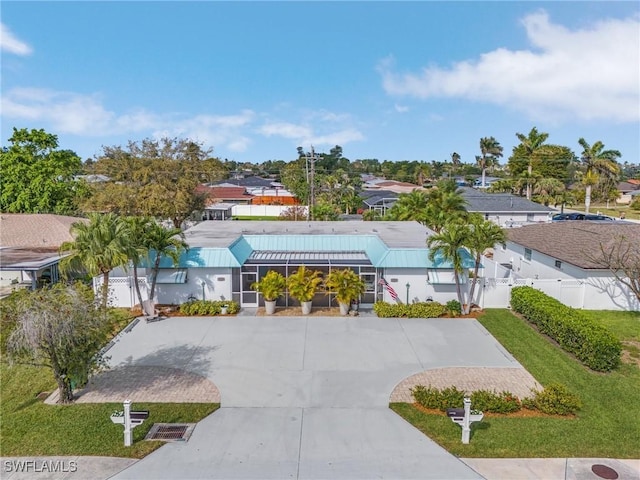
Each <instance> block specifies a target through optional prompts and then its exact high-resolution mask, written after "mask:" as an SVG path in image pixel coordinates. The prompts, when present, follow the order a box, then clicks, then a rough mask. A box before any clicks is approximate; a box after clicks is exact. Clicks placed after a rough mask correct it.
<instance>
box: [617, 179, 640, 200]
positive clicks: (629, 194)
mask: <svg viewBox="0 0 640 480" xmlns="http://www.w3.org/2000/svg"><path fill="white" fill-rule="evenodd" d="M616 189H617V190H618V191H619V192H620V196H619V197H618V198H617V199H616V203H619V204H622V205H628V204H629V203H631V200H633V197H634V195H638V194H640V180H634V179H631V180H628V181H626V182H620V183H618V185H617V186H616Z"/></svg>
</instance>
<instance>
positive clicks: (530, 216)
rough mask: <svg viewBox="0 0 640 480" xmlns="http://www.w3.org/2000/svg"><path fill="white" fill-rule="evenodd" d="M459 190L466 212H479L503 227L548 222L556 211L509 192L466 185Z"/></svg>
mask: <svg viewBox="0 0 640 480" xmlns="http://www.w3.org/2000/svg"><path fill="white" fill-rule="evenodd" d="M460 190H461V191H462V196H463V198H464V199H465V201H466V202H467V205H466V209H467V211H468V212H476V213H480V214H482V215H484V218H485V219H487V220H491V221H492V222H494V223H496V224H498V225H500V226H503V227H515V226H520V225H524V224H528V223H539V222H548V221H549V220H550V216H551V215H552V214H553V213H555V212H556V210H555V209H553V208H551V207H547V206H545V205H542V204H540V203H536V202H532V201H531V200H527V199H526V198H523V197H519V196H517V195H512V194H510V193H487V192H484V191H481V190H477V189H475V188H467V187H463V188H461V189H460Z"/></svg>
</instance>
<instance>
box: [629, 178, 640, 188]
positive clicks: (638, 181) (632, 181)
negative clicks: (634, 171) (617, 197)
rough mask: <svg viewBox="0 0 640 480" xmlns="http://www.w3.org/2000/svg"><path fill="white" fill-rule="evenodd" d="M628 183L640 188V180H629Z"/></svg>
mask: <svg viewBox="0 0 640 480" xmlns="http://www.w3.org/2000/svg"><path fill="white" fill-rule="evenodd" d="M627 182H629V183H632V184H634V185H638V187H640V180H638V179H637V178H630V179H629V180H627Z"/></svg>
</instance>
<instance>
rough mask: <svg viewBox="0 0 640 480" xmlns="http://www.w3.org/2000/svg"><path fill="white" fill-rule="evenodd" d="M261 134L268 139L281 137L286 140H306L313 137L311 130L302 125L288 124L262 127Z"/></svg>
mask: <svg viewBox="0 0 640 480" xmlns="http://www.w3.org/2000/svg"><path fill="white" fill-rule="evenodd" d="M259 132H260V133H262V134H263V135H265V136H267V137H272V136H279V137H284V138H293V139H296V138H304V137H308V136H310V135H311V129H310V128H309V127H305V126H302V125H295V124H293V123H288V122H275V123H267V124H265V125H263V126H262V127H260V129H259Z"/></svg>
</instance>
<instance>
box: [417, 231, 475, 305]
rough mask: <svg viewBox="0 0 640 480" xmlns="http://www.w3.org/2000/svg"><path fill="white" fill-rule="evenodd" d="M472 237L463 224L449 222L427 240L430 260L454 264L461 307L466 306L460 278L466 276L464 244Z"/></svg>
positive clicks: (454, 275)
mask: <svg viewBox="0 0 640 480" xmlns="http://www.w3.org/2000/svg"><path fill="white" fill-rule="evenodd" d="M469 235H470V231H469V227H468V226H467V225H465V224H463V223H458V222H449V223H447V225H446V226H445V228H444V229H443V230H442V231H441V232H440V233H436V234H435V235H432V236H430V237H429V238H427V246H428V247H429V248H430V251H429V259H430V260H431V261H432V262H433V261H436V262H438V261H440V262H442V261H445V262H451V263H452V264H453V278H454V280H455V282H456V293H457V295H458V301H459V302H460V305H464V298H463V296H462V289H461V288H460V282H461V280H460V277H461V276H462V275H463V274H464V270H465V268H464V244H465V242H467V240H468V238H469Z"/></svg>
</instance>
